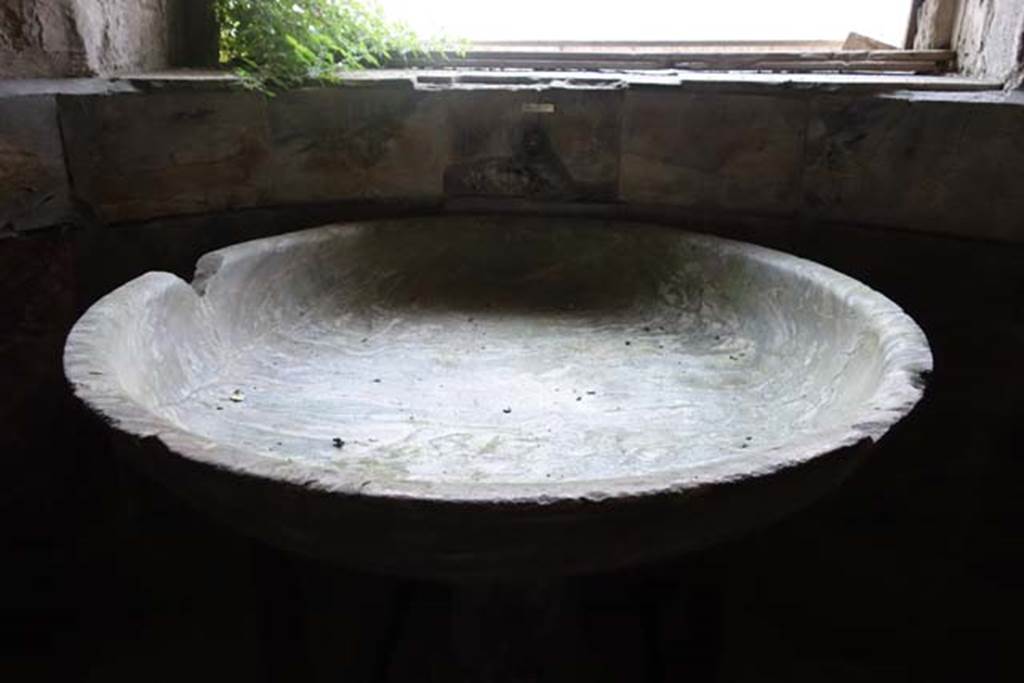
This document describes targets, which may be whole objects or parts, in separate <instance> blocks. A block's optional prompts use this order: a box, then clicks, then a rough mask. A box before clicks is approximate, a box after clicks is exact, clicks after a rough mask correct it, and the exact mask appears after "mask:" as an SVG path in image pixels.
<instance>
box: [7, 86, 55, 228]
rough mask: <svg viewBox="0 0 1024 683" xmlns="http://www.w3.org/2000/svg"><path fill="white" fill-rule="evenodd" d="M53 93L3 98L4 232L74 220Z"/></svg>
mask: <svg viewBox="0 0 1024 683" xmlns="http://www.w3.org/2000/svg"><path fill="white" fill-rule="evenodd" d="M71 215H72V205H71V199H70V191H69V188H68V181H67V173H66V172H65V169H64V151H63V147H62V144H61V138H60V129H59V127H58V123H57V106H56V100H55V98H54V97H53V96H49V95H40V96H33V97H8V98H0V232H2V231H10V230H25V229H31V228H38V227H46V226H49V225H55V224H59V223H64V222H67V221H68V220H70V217H71Z"/></svg>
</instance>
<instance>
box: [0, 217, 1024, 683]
mask: <svg viewBox="0 0 1024 683" xmlns="http://www.w3.org/2000/svg"><path fill="white" fill-rule="evenodd" d="M424 208H426V209H428V210H434V209H436V208H437V207H423V206H417V207H409V209H408V210H410V211H413V210H419V211H422V210H423V209H424ZM395 213H396V212H395V210H394V209H383V208H380V207H362V208H352V207H347V208H339V207H328V206H325V207H314V208H303V209H278V210H270V209H268V210H260V211H247V212H240V213H235V214H226V215H218V216H203V217H193V218H186V219H177V220H168V221H158V222H154V223H151V224H147V225H139V226H121V227H95V228H89V229H80V230H68V231H47V232H42V233H37V234H33V235H25V236H19V237H16V238H8V239H4V240H2V242H0V271H2V272H3V273H5V294H4V296H3V297H2V298H0V329H2V331H3V332H2V334H0V372H2V376H3V378H4V380H3V386H4V387H5V390H4V391H3V392H2V394H3V395H2V397H0V418H2V420H3V422H2V424H3V425H4V427H5V429H4V430H3V432H2V433H0V453H2V454H3V457H4V464H5V467H4V476H3V478H2V483H0V519H2V523H0V539H2V540H0V550H2V553H3V557H4V565H5V568H6V569H8V572H9V573H8V578H7V579H6V580H5V582H4V585H3V588H2V589H0V635H2V636H3V638H2V643H3V644H2V645H0V676H2V677H3V678H4V679H5V680H11V681H32V680H47V681H49V680H52V681H69V680H75V681H77V680H82V681H104V682H107V681H137V680H146V681H154V682H159V681H175V682H177V681H181V680H183V679H185V680H196V681H202V680H253V681H264V680H265V681H276V680H294V681H320V680H324V681H328V680H332V681H333V680H345V681H373V682H377V681H389V682H390V681H456V680H460V678H459V676H460V675H461V673H460V669H459V668H458V666H457V663H458V661H459V660H458V656H456V654H455V653H453V645H452V643H453V636H452V623H451V618H452V617H451V615H452V594H451V591H450V590H449V589H448V588H446V587H445V586H443V585H441V584H438V583H432V582H420V581H406V580H399V579H393V578H384V577H377V576H372V575H367V574H360V573H356V572H350V571H345V570H340V569H338V568H335V567H333V566H330V565H327V564H324V563H320V562H316V561H313V560H309V559H306V558H303V557H299V556H296V555H292V554H289V553H285V552H283V551H280V550H277V549H273V548H270V547H268V546H266V545H263V544H261V543H258V542H254V541H251V540H249V539H247V538H244V537H242V536H240V535H238V534H236V533H234V532H232V531H229V530H227V529H225V528H224V527H222V526H220V525H219V524H217V523H214V522H212V521H211V520H210V519H208V518H207V517H206V516H205V515H202V514H199V513H197V512H195V511H194V510H192V509H191V508H190V507H188V506H187V505H185V504H184V503H182V502H181V501H179V499H178V498H177V497H175V496H173V495H171V494H170V493H168V492H166V491H165V490H164V489H162V488H161V487H159V486H157V485H155V484H153V483H151V482H150V481H149V480H147V479H146V478H144V477H142V476H140V475H138V474H136V473H135V472H134V471H132V470H131V469H129V468H127V467H126V466H125V465H124V464H123V463H122V462H121V461H120V460H117V459H115V458H114V456H113V454H112V452H111V448H110V439H109V434H108V433H107V430H106V429H105V428H104V427H103V426H102V425H101V424H99V423H97V422H96V421H95V420H93V419H92V418H90V417H88V416H86V415H85V414H84V411H83V410H82V409H81V408H80V407H79V406H77V405H76V404H75V402H74V401H73V400H72V399H71V397H70V396H69V394H68V391H67V387H66V386H65V383H64V380H63V377H62V373H61V368H60V358H61V349H62V347H63V342H64V336H65V335H66V333H67V331H68V329H70V326H71V325H72V323H73V322H74V320H75V319H76V318H77V316H78V315H79V314H80V313H81V312H82V311H83V310H84V309H85V308H86V307H87V306H88V305H89V304H91V303H92V302H93V301H95V300H96V298H98V297H99V296H101V295H102V294H103V293H105V292H107V291H109V290H110V289H112V288H114V287H115V286H117V285H119V284H121V283H123V282H125V281H126V280H128V279H130V278H132V277H135V276H137V275H139V274H142V273H144V272H146V271H150V270H168V271H171V272H176V273H177V274H179V275H181V276H183V277H185V278H190V277H191V268H192V266H193V264H194V262H195V260H196V258H197V257H198V256H199V255H201V254H203V253H205V252H207V251H210V250H211V249H215V248H218V247H220V246H226V245H228V244H232V243H236V242H238V241H241V240H245V239H252V238H257V237H261V236H265V235H269V234H275V233H280V232H286V231H290V230H294V229H298V228H301V227H307V226H312V225H317V224H321V223H325V222H329V221H330V220H331V219H333V218H339V217H345V218H352V217H372V216H378V215H394V214H395ZM655 213H656V212H655ZM645 217H647V218H659V217H658V216H657V215H651V214H650V213H649V214H648V215H646V216H645ZM661 220H664V221H666V222H672V221H673V220H674V219H673V218H672V217H671V216H662V217H661ZM694 226H695V227H697V228H698V229H714V230H716V231H717V232H720V233H722V234H727V235H728V236H732V237H739V238H746V239H749V240H751V241H755V242H758V243H762V244H765V245H767V246H773V247H778V248H781V249H783V250H786V251H790V252H792V253H796V254H798V255H800V256H804V257H807V258H811V259H813V260H816V261H818V262H821V263H823V264H825V265H828V266H830V267H833V268H836V269H837V270H840V271H842V272H845V273H847V274H849V275H851V276H853V277H855V278H858V279H860V280H862V281H864V282H866V283H868V284H870V285H871V286H872V287H874V288H876V289H878V290H879V291H881V292H883V293H885V294H886V295H887V296H889V297H890V298H892V299H893V300H895V301H896V302H897V303H899V304H900V305H901V306H903V307H904V308H905V309H906V310H907V312H908V313H910V314H911V315H912V316H913V317H914V318H915V319H916V320H917V321H918V322H919V323H920V325H921V326H922V328H924V330H925V331H926V332H927V334H928V336H929V339H930V341H931V344H932V347H933V351H934V354H935V360H936V364H935V365H936V368H935V372H934V373H933V375H932V377H931V384H930V386H929V389H928V392H927V395H926V398H925V400H924V401H923V403H922V404H921V405H920V406H919V407H918V409H917V410H916V411H915V412H914V414H913V415H911V417H910V418H908V419H907V420H906V421H904V422H903V423H901V424H900V425H899V426H898V427H897V428H896V429H894V430H893V431H892V432H891V433H890V434H889V435H888V436H887V437H886V439H885V440H884V442H883V443H882V444H881V445H880V446H879V448H878V449H877V451H876V452H875V453H874V455H873V457H872V458H871V459H870V460H869V461H868V462H867V463H866V464H865V465H864V466H862V467H861V468H860V469H859V470H858V471H857V472H856V473H855V474H854V475H853V476H852V477H851V478H850V479H849V480H848V482H847V483H846V484H845V485H844V486H843V487H842V488H841V489H839V490H838V491H837V492H836V493H835V494H833V495H831V496H829V497H828V498H827V499H825V500H822V501H819V502H818V503H816V504H815V505H813V506H812V507H811V508H808V509H807V510H805V511H803V512H801V513H798V514H797V515H794V516H793V517H791V518H789V519H788V520H786V521H784V522H781V523H778V524H775V525H773V526H771V527H769V528H766V529H763V530H760V531H758V532H755V533H752V534H749V535H747V536H745V537H744V538H741V539H737V540H735V541H732V542H730V543H728V544H725V545H722V546H718V547H716V548H713V549H711V550H708V551H706V552H702V553H700V554H697V555H694V556H691V557H686V558H681V559H679V560H676V561H674V562H668V563H662V564H659V565H657V566H652V567H645V568H639V569H634V570H630V571H625V572H620V573H617V574H613V575H595V576H587V577H578V578H573V579H569V580H567V581H566V582H565V584H564V585H563V587H562V589H561V592H560V594H559V595H560V598H559V599H560V601H561V605H560V609H559V610H558V615H559V616H558V617H557V619H555V620H554V622H553V625H552V626H551V628H552V629H553V630H552V633H553V634H554V635H552V636H551V638H552V639H553V640H552V642H555V643H559V644H561V646H562V647H561V648H560V649H559V650H558V651H556V652H555V653H554V655H553V656H552V658H551V659H550V660H548V661H551V662H553V663H551V664H550V668H549V669H548V670H547V671H546V673H545V674H544V675H545V676H546V678H544V679H543V680H559V681H574V680H581V681H625V680H628V681H652V682H655V681H657V682H661V681H666V682H667V681H679V680H692V681H758V682H764V681H780V682H782V681H785V682H803V681H806V682H808V683H810V682H814V683H817V682H819V681H830V682H839V683H844V682H857V683H860V682H872V683H875V682H880V683H888V682H896V681H901V682H902V681H963V680H979V681H981V680H984V681H994V680H1007V681H1012V680H1020V676H1021V674H1022V671H1021V668H1022V667H1021V664H1020V656H1019V646H1020V643H1021V642H1022V641H1024V633H1022V627H1021V626H1020V619H1019V614H1020V613H1021V610H1022V608H1024V572H1022V568H1024V563H1022V561H1021V557H1020V546H1021V533H1022V532H1021V530H1022V529H1024V514H1022V507H1021V504H1020V487H1021V482H1022V481H1024V459H1022V458H1021V454H1022V453H1024V443H1022V436H1021V434H1022V432H1021V427H1020V425H1021V424H1024V419H1022V418H1024V414H1022V413H1024V410H1022V405H1024V404H1022V402H1021V400H1020V398H1019V396H1018V394H1019V390H1018V388H1019V384H1020V381H1021V378H1022V377H1024V360H1022V355H1021V353H1020V350H1021V349H1022V348H1024V305H1022V303H1021V302H1022V301H1024V249H1022V248H1020V247H1015V246H1009V245H997V244H987V243H983V242H971V241H962V240H953V239H942V238H933V237H926V236H921V235H914V234H907V233H896V232H887V231H881V230H868V229H860V228H853V227H842V226H820V225H806V226H800V225H768V224H765V225H763V226H757V225H753V226H752V227H751V226H748V227H744V228H735V227H733V228H725V227H721V226H715V225H713V224H710V223H704V222H700V221H696V222H694Z"/></svg>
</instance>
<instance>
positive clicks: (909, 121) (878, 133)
mask: <svg viewBox="0 0 1024 683" xmlns="http://www.w3.org/2000/svg"><path fill="white" fill-rule="evenodd" d="M812 111H813V113H812V116H811V122H810V125H809V127H808V140H807V170H806V176H805V185H804V202H805V205H806V214H807V215H808V216H809V217H812V218H820V219H829V220H841V221H846V222H860V223H865V224H872V225H879V226H886V227H898V228H905V229H912V230H921V231H926V232H942V233H948V234H958V235H961V236H964V235H969V236H971V237H981V238H993V239H1011V240H1013V239H1016V240H1019V239H1020V238H1021V235H1020V232H1021V221H1022V217H1024V193H1022V192H1021V182H1020V173H1021V171H1020V168H1019V167H1020V163H1021V161H1020V160H1021V159H1024V110H1022V108H1021V106H1020V105H1015V104H1009V103H1007V104H995V103H990V104H983V103H972V104H965V103H958V102H953V101H927V100H924V101H918V100H915V99H913V98H906V97H900V98H897V97H892V98H888V97H881V98H871V99H864V98H859V99H850V98H845V97H820V98H818V99H817V100H816V101H815V102H814V104H813V109H812Z"/></svg>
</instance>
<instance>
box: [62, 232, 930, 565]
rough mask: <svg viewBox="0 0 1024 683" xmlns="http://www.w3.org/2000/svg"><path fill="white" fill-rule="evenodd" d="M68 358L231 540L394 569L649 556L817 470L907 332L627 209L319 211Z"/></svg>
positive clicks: (882, 409) (865, 305)
mask: <svg viewBox="0 0 1024 683" xmlns="http://www.w3.org/2000/svg"><path fill="white" fill-rule="evenodd" d="M64 362H65V369H66V373H67V376H68V378H69V379H70V381H71V383H72V385H73V387H74V390H75V392H76V393H77V395H78V396H79V397H80V398H81V399H82V400H83V401H85V403H87V404H88V405H89V406H91V407H92V408H93V409H94V410H95V411H96V412H98V413H99V414H101V415H102V416H104V417H105V418H107V419H108V420H109V421H110V423H111V424H112V425H113V427H114V428H115V430H116V431H117V433H118V434H119V436H120V437H121V442H122V444H123V446H124V447H125V448H126V449H127V456H128V457H129V458H131V460H132V461H133V462H135V463H137V464H138V465H139V466H141V467H143V468H144V469H146V470H147V471H149V472H151V473H152V474H153V475H154V476H155V477H157V478H158V479H159V480H161V481H163V482H165V483H166V484H167V485H169V486H171V487H172V488H174V489H176V490H178V491H179V492H181V493H182V494H184V495H186V496H188V497H189V498H191V499H193V500H194V501H195V502H197V503H198V504H199V505H201V506H202V507H204V508H205V509H207V510H209V511H210V512H212V513H214V514H216V515H218V516H220V517H222V518H223V519H225V520H227V521H228V522H229V523H231V524H234V525H236V526H238V527H240V528H242V529H244V530H246V531H247V532H249V533H252V534H255V535H258V536H260V537H263V538H266V539H268V540H271V541H273V542H275V543H280V544H283V545H285V546H287V547H290V548H294V549H297V550H300V551H302V552H306V553H311V554H315V555H318V556H322V557H328V558H334V559H337V560H340V561H342V562H345V563H347V564H349V565H352V566H356V567H361V568H365V569H370V570H379V571H386V572H392V573H403V574H416V575H439V576H467V575H479V576H493V575H506V574H509V575H520V574H530V573H540V574H559V573H572V572H580V571H588V570H594V569H603V568H609V567H613V566H618V565H623V564H629V563H636V562H641V561H646V560H652V559H655V558H658V557H661V556H665V555H670V554H674V553H678V552H681V551H685V550H688V549H692V548H695V547H699V546H702V545H704V544H707V543H711V542H714V541H716V540H718V539H720V538H722V537H723V536H725V535H728V534H732V533H737V532H740V531H743V530H746V529H749V528H751V527H753V526H755V525H757V524H760V523H764V522H765V521H767V520H771V519H774V518H777V517H779V516H781V515H784V514H786V513H788V512H790V511H792V510H794V509H796V508H798V507H800V506H801V505H804V504H806V503H807V502H809V501H811V500H813V499H814V498H815V497H817V496H819V495H821V494H822V493H824V492H825V491H827V490H828V488H829V487H831V486H833V485H834V484H835V483H837V482H838V481H839V480H840V479H841V478H842V477H843V476H844V475H845V474H846V473H847V472H848V471H849V469H850V467H851V466H852V465H854V464H855V463H856V462H857V460H858V459H859V458H860V457H861V456H862V455H863V454H864V453H865V452H866V451H867V449H868V447H869V446H870V445H871V444H873V443H874V442H875V441H877V440H878V439H879V438H880V437H881V436H882V435H883V434H884V433H885V432H886V431H887V430H888V429H889V428H890V427H891V426H892V425H893V424H894V423H896V422H897V421H898V420H900V419H901V418H902V417H903V416H904V415H906V414H907V413H908V412H909V411H910V409H911V408H912V407H913V405H914V404H915V403H916V402H917V401H918V399H919V398H920V396H921V393H922V386H923V382H922V376H923V374H924V373H926V372H928V371H929V370H930V369H931V354H930V352H929V349H928V344H927V341H926V339H925V337H924V335H923V334H922V332H921V330H920V329H919V328H918V327H917V325H915V324H914V322H913V321H912V320H911V319H910V318H909V317H908V316H907V315H905V314H904V313H903V312H902V311H901V310H900V309H899V308H898V307H897V306H896V305H895V304H894V303H893V302H891V301H889V300H888V299H886V298H885V297H884V296H882V295H881V294H879V293H877V292H875V291H873V290H871V289H869V288H868V287H866V286H865V285H863V284H861V283H859V282H857V281H855V280H853V279H851V278H849V277H846V276H844V275H842V274H840V273H837V272H835V271H833V270H830V269H828V268H826V267H823V266H821V265H817V264H815V263H811V262H808V261H805V260H802V259H799V258H796V257H793V256H790V255H787V254H784V253H780V252H777V251H772V250H769V249H764V248H761V247H757V246H753V245H750V244H744V243H739V242H733V241H729V240H724V239H719V238H715V237H710V236H704V235H698V234H691V233H687V232H683V231H680V230H677V229H672V228H668V227H660V226H654V225H645V224H637V223H620V222H601V221H583V220H569V219H561V218H557V219H556V218H524V217H480V216H460V217H430V218H419V219H406V220H398V221H383V222H371V223H360V224H343V225H332V226H327V227H323V228H317V229H313V230H306V231H303V232H297V233H292V234H287V235H283V236H280V237H273V238H269V239H262V240H258V241H254V242H248V243H244V244H239V245H235V246H232V247H228V248H226V249H222V250H220V251H216V252H213V253H210V254H207V255H206V256H204V257H203V258H202V259H200V261H199V263H198V265H197V269H196V276H195V279H194V280H193V282H192V283H191V284H188V283H186V282H184V281H182V280H181V279H179V278H178V277H176V276H174V275H171V274H168V273H149V274H147V275H144V276H142V277H140V278H138V279H136V280H133V281H132V282H129V283H128V284H126V285H124V286H123V287H121V288H120V289H118V290H116V291H114V292H113V293H111V294H109V295H108V296H106V297H105V298H103V299H102V300H100V301H99V302H98V303H96V304H95V305H94V306H93V307H92V308H91V309H89V311H88V312H87V313H86V314H85V315H84V316H83V317H82V319H81V320H80V321H79V322H78V323H77V324H76V326H75V328H74V329H73V331H72V332H71V335H70V337H69V338H68V342H67V347H66V350H65V361H64Z"/></svg>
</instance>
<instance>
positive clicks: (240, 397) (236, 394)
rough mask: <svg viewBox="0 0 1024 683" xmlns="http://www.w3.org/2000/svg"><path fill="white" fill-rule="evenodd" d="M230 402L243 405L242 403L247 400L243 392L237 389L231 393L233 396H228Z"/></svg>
mask: <svg viewBox="0 0 1024 683" xmlns="http://www.w3.org/2000/svg"><path fill="white" fill-rule="evenodd" d="M228 400H229V401H231V402H232V403H241V402H242V401H244V400H245V394H244V393H243V392H242V390H241V389H235V390H234V391H232V392H231V395H230V396H228Z"/></svg>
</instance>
